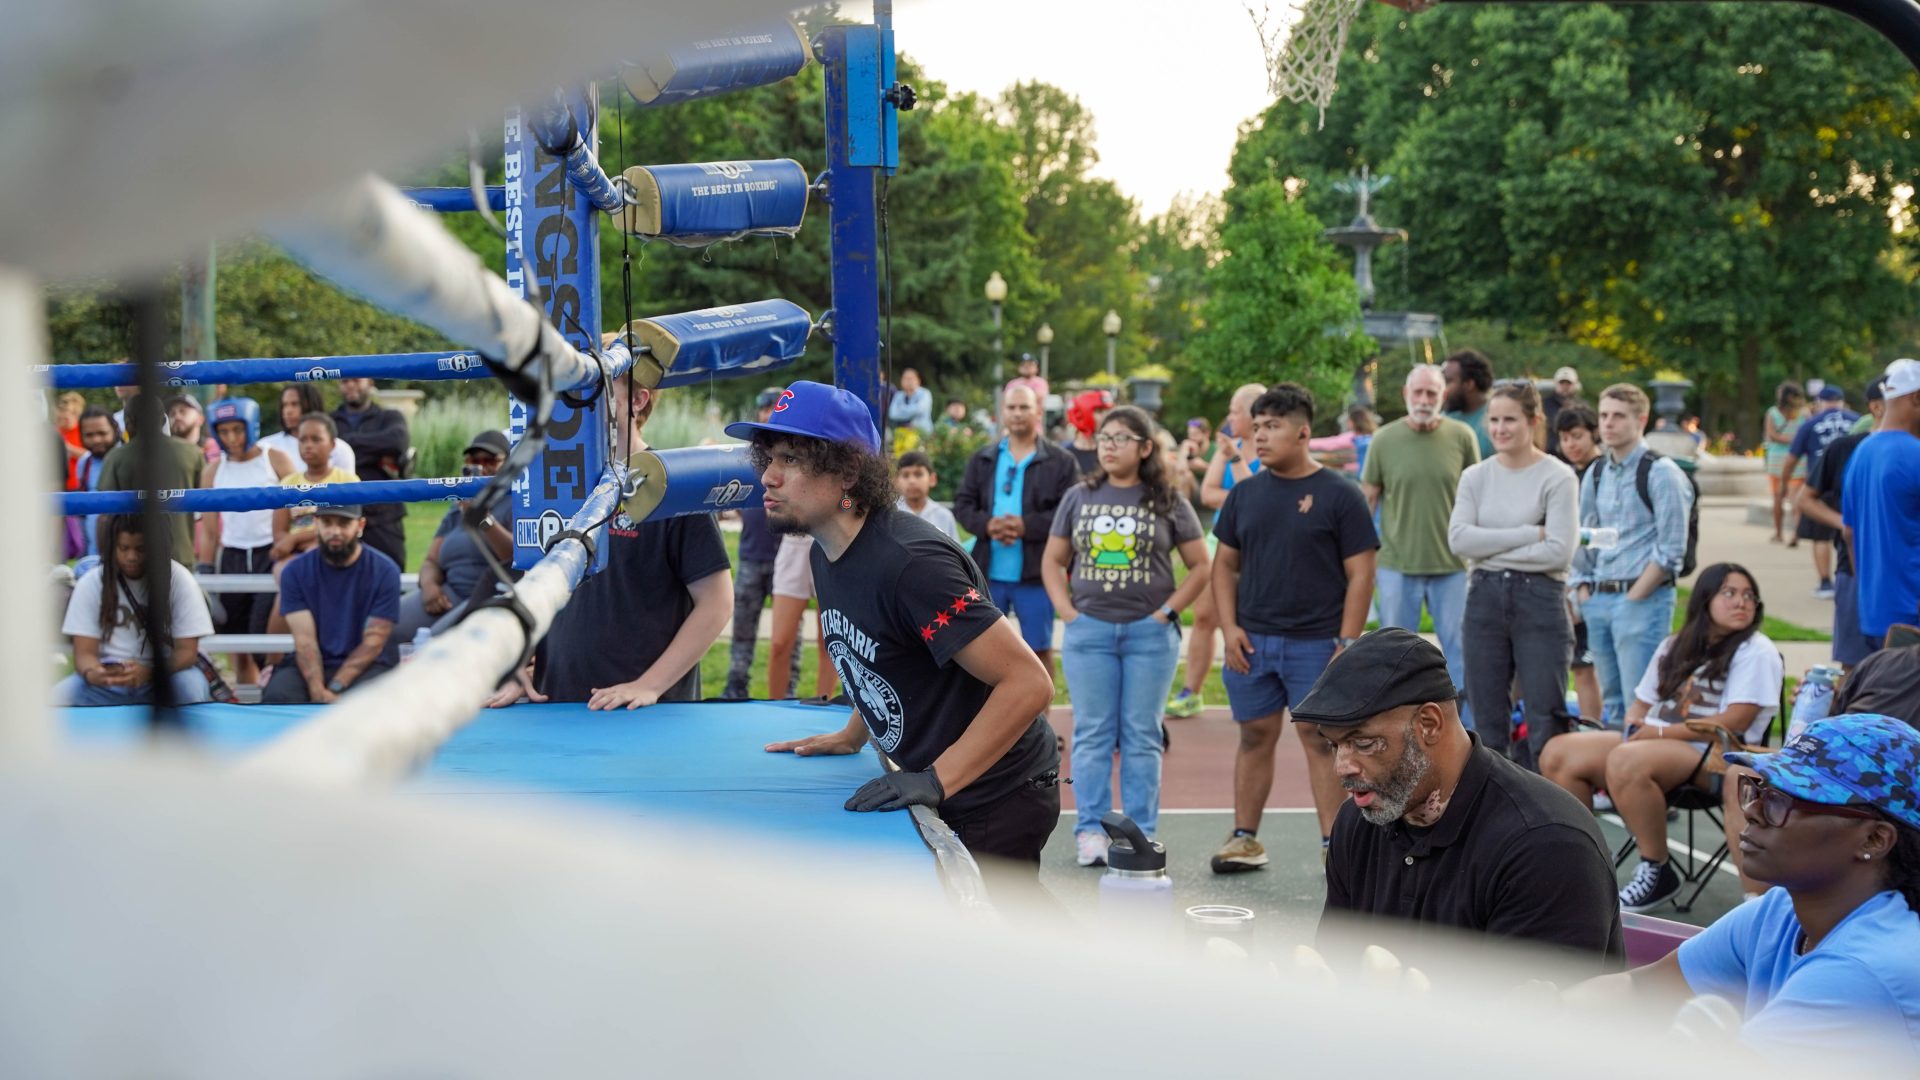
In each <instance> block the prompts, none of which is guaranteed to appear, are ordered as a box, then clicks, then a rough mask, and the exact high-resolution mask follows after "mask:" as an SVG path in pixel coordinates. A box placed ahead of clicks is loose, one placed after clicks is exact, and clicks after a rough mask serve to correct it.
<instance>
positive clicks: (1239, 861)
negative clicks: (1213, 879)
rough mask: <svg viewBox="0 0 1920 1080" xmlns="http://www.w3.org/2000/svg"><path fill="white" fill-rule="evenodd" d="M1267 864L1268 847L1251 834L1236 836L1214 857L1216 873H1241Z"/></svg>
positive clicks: (1214, 870)
mask: <svg viewBox="0 0 1920 1080" xmlns="http://www.w3.org/2000/svg"><path fill="white" fill-rule="evenodd" d="M1266 865H1267V849H1266V848H1263V847H1261V846H1260V841H1258V840H1256V839H1254V838H1253V837H1251V836H1236V837H1234V838H1232V839H1231V840H1228V841H1227V846H1226V847H1223V848H1221V849H1220V850H1219V852H1218V853H1216V854H1215V855H1214V857H1213V872H1214V873H1216V874H1239V873H1244V872H1246V871H1248V870H1259V869H1261V868H1262V867H1265V866H1266Z"/></svg>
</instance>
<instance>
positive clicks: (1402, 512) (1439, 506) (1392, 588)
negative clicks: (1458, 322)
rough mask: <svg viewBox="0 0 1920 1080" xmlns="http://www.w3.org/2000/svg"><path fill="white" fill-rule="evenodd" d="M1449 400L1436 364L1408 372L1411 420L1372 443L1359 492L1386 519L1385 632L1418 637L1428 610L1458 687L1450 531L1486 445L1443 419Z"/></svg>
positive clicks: (1457, 573) (1462, 579)
mask: <svg viewBox="0 0 1920 1080" xmlns="http://www.w3.org/2000/svg"><path fill="white" fill-rule="evenodd" d="M1445 393H1446V378H1445V376H1444V375H1443V374H1442V372H1441V370H1440V369H1439V368H1437V367H1435V366H1434V365H1432V364H1419V365H1416V366H1415V367H1414V369H1413V370H1412V371H1410V372H1408V373H1407V385H1406V389H1405V391H1404V396H1405V400H1406V403H1407V415H1406V416H1405V417H1403V418H1402V419H1399V420H1395V421H1394V422H1393V423H1391V424H1388V425H1387V426H1386V427H1383V428H1381V429H1380V432H1379V434H1377V435H1375V436H1374V437H1373V443H1372V444H1371V445H1370V446H1369V447H1368V448H1367V466H1366V469H1365V470H1364V471H1363V472H1362V473H1361V475H1360V486H1361V489H1362V490H1363V491H1365V492H1366V496H1367V505H1368V506H1369V507H1370V508H1372V509H1374V510H1377V511H1378V512H1379V514H1380V565H1379V569H1378V570H1376V571H1375V577H1374V581H1375V595H1376V597H1377V599H1378V601H1379V606H1380V625H1382V626H1401V627H1405V628H1406V629H1408V630H1418V629H1420V609H1421V608H1422V607H1424V608H1426V610H1427V612H1428V614H1430V615H1432V616H1433V632H1434V633H1435V634H1437V635H1438V636H1439V638H1440V650H1441V651H1442V652H1444V653H1446V655H1447V670H1448V671H1449V672H1450V673H1452V675H1453V681H1454V685H1456V686H1458V685H1462V684H1463V679H1464V674H1463V670H1462V667H1461V657H1462V656H1463V655H1465V654H1464V652H1463V650H1462V646H1461V642H1460V625H1461V620H1462V618H1463V617H1464V616H1465V615H1466V610H1467V564H1466V561H1465V560H1464V559H1462V558H1460V556H1458V555H1455V554H1454V553H1453V548H1452V547H1451V546H1450V545H1449V544H1448V542H1447V524H1448V522H1449V521H1451V520H1452V517H1453V498H1454V493H1455V492H1456V491H1458V490H1459V488H1460V474H1461V473H1463V472H1466V471H1467V467H1468V466H1470V465H1475V464H1478V463H1479V461H1480V444H1479V439H1478V437H1477V436H1475V435H1474V432H1473V429H1472V428H1471V427H1468V426H1467V425H1466V424H1464V423H1461V422H1460V421H1458V420H1452V419H1448V418H1447V417H1444V416H1442V415H1440V406H1441V398H1442V397H1443V396H1444V395H1445ZM1462 712H1463V718H1464V719H1465V721H1466V724H1467V727H1468V728H1472V727H1473V713H1472V712H1471V710H1468V709H1466V708H1465V706H1464V704H1463V706H1462ZM1489 720H1491V721H1496V722H1504V720H1503V719H1502V718H1498V717H1490V718H1489ZM1504 741H1505V740H1501V742H1503V743H1504Z"/></svg>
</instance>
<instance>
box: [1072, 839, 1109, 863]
mask: <svg viewBox="0 0 1920 1080" xmlns="http://www.w3.org/2000/svg"><path fill="white" fill-rule="evenodd" d="M1111 842H1112V841H1110V840H1109V839H1108V838H1107V834H1106V833H1103V832H1083V833H1074V834H1073V861H1074V862H1077V863H1079V864H1080V865H1081V866H1105V865H1107V845H1108V844H1109V843H1111Z"/></svg>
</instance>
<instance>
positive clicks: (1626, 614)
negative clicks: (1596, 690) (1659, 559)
mask: <svg viewBox="0 0 1920 1080" xmlns="http://www.w3.org/2000/svg"><path fill="white" fill-rule="evenodd" d="M1580 617H1581V619H1583V620H1585V621H1586V624H1587V647H1588V648H1589V649H1591V650H1593V667H1594V671H1595V673H1596V674H1598V675H1599V677H1600V701H1601V704H1602V705H1603V706H1605V716H1606V722H1607V725H1608V726H1609V727H1612V726H1616V725H1618V724H1620V723H1621V722H1622V721H1623V720H1624V718H1625V717H1626V715H1627V711H1626V710H1627V695H1628V694H1629V693H1632V692H1633V688H1634V687H1635V686H1638V685H1639V684H1640V677H1641V676H1642V675H1645V674H1646V673H1647V665H1648V664H1650V663H1652V662H1653V653H1654V650H1656V649H1658V648H1659V647H1660V643H1661V642H1662V641H1664V640H1666V637H1667V635H1668V634H1670V633H1672V632H1673V586H1671V585H1662V586H1661V587H1660V588H1658V589H1655V590H1654V593H1653V595H1652V596H1649V597H1647V598H1646V599H1645V600H1629V599H1627V594H1626V593H1594V594H1593V595H1592V596H1590V597H1588V598H1587V602H1586V603H1585V604H1582V605H1581V606H1580Z"/></svg>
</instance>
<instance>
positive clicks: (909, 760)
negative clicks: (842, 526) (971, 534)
mask: <svg viewBox="0 0 1920 1080" xmlns="http://www.w3.org/2000/svg"><path fill="white" fill-rule="evenodd" d="M812 560H813V587H814V591H815V594H816V595H817V596H818V597H819V599H820V634H821V638H822V640H823V641H825V643H826V648H827V655H828V656H829V657H831V658H832V659H833V666H834V670H835V671H837V672H839V674H840V683H841V686H842V687H843V688H844V689H845V692H846V694H847V697H848V699H849V700H850V701H852V702H853V705H854V709H855V710H856V711H858V712H859V714H860V718H861V719H862V720H864V721H865V722H866V725H867V730H868V732H870V733H871V734H872V736H873V741H874V743H875V744H876V745H878V746H879V747H880V749H881V750H883V751H885V752H886V754H887V756H888V757H890V758H892V759H893V760H894V761H895V762H896V763H897V764H898V765H899V766H900V767H901V768H903V769H907V770H910V771H915V772H917V771H919V770H922V769H926V768H928V767H930V766H931V765H932V764H933V762H934V759H935V758H938V757H939V756H940V755H941V754H942V753H944V752H945V751H946V749H947V747H949V746H952V745H953V744H954V743H955V742H956V741H957V740H958V739H959V738H960V736H961V735H962V734H964V733H965V732H966V730H967V725H969V724H971V723H973V718H974V717H975V716H976V715H978V714H979V712H980V707H981V706H982V705H983V704H985V703H986V700H987V696H988V694H989V693H991V692H992V688H991V687H989V686H987V684H985V683H983V682H981V681H980V680H979V679H976V678H974V677H973V676H972V675H969V674H968V673H967V672H966V670H965V669H963V668H962V667H961V666H960V665H959V664H958V663H957V662H955V660H954V657H955V656H956V655H957V654H958V653H959V652H960V651H961V650H962V649H964V648H966V647H967V645H968V644H969V643H971V642H972V641H973V639H975V638H977V637H979V636H980V634H981V633H982V632H984V631H985V630H986V629H987V628H988V627H990V626H992V625H993V624H994V623H995V622H997V621H999V619H1000V617H1001V615H1000V610H999V609H998V608H996V607H994V606H993V603H992V602H991V601H990V600H988V599H987V582H986V579H985V578H984V577H983V576H982V575H981V573H980V568H979V566H978V564H976V563H975V562H974V561H973V558H972V557H971V556H969V555H968V554H967V553H966V551H965V550H964V549H963V548H961V547H960V545H959V544H958V543H955V542H954V541H953V539H952V538H950V537H948V536H947V534H946V533H944V532H942V531H941V530H939V529H937V528H935V527H934V526H932V525H929V524H927V523H926V522H925V521H922V520H921V519H920V518H918V517H916V516H914V515H912V514H902V513H898V512H896V511H893V510H883V511H880V512H879V513H876V514H875V515H874V516H873V517H871V518H869V519H868V520H867V522H866V524H865V525H864V526H862V527H861V529H860V535H859V536H857V537H855V538H854V541H853V544H852V545H851V546H849V547H848V548H847V550H846V551H845V552H843V553H841V556H840V559H839V561H837V562H830V561H828V559H827V556H826V552H825V551H823V550H822V549H821V547H820V545H818V544H815V545H814V546H813V551H812ZM1059 764H1060V755H1059V750H1058V749H1057V748H1056V746H1055V744H1054V741H1053V731H1052V729H1051V728H1049V727H1048V726H1047V723H1046V721H1045V720H1044V719H1042V718H1040V717H1035V718H1034V721H1033V723H1032V724H1030V725H1028V727H1027V730H1026V731H1025V732H1023V733H1022V734H1021V736H1020V739H1019V741H1017V742H1015V743H1014V744H1013V747H1012V749H1010V750H1008V751H1007V752H1006V754H1005V755H1003V756H1002V757H1001V758H1000V760H999V761H997V762H995V763H994V764H993V766H992V767H991V768H989V769H988V770H987V771H986V773H985V774H984V775H982V776H981V777H980V779H978V780H975V781H974V782H973V783H971V784H969V785H967V786H966V787H965V788H963V789H961V790H960V791H957V792H952V793H950V794H949V796H948V798H947V800H946V802H944V803H942V804H941V806H940V809H941V811H942V812H943V813H953V814H959V813H964V812H966V811H968V810H972V809H974V808H977V807H980V806H984V805H986V804H988V803H991V802H994V801H995V800H997V799H1000V798H1001V797H1003V796H1005V795H1007V794H1008V793H1009V792H1012V791H1014V790H1016V789H1018V788H1019V787H1020V786H1022V785H1023V784H1025V783H1027V781H1029V780H1031V779H1033V778H1034V777H1036V776H1039V775H1041V774H1042V773H1045V772H1047V771H1049V770H1052V769H1056V768H1058V767H1059Z"/></svg>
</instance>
